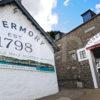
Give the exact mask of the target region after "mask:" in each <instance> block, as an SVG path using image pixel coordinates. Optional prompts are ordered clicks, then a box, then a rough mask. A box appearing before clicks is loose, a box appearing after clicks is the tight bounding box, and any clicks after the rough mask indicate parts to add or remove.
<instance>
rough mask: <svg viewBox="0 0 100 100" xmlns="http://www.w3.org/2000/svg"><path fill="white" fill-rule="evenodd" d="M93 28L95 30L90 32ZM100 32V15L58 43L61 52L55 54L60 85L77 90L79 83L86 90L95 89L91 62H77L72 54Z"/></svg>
mask: <svg viewBox="0 0 100 100" xmlns="http://www.w3.org/2000/svg"><path fill="white" fill-rule="evenodd" d="M91 27H95V28H94V29H93V30H91V31H88V29H89V28H91ZM98 32H100V15H99V16H97V17H95V18H94V19H92V20H91V21H89V22H87V23H85V24H83V25H80V27H78V28H76V29H75V30H73V31H71V32H69V33H68V34H67V35H66V36H64V37H62V38H61V39H59V40H57V41H56V44H57V45H58V47H59V48H60V51H58V52H56V53H55V59H56V66H57V73H58V80H59V85H63V86H65V87H67V88H77V86H78V82H82V86H83V87H84V88H93V81H92V76H91V71H90V66H89V62H88V61H82V62H79V61H78V59H77V58H76V60H75V59H73V58H72V54H73V53H75V54H76V52H77V50H78V49H80V48H83V47H85V45H86V43H87V41H88V40H89V39H90V38H91V37H93V36H94V35H95V34H97V33H98Z"/></svg>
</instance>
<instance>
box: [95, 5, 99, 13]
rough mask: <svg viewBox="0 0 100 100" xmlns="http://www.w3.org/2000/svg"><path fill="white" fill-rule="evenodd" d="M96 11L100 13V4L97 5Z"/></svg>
mask: <svg viewBox="0 0 100 100" xmlns="http://www.w3.org/2000/svg"><path fill="white" fill-rule="evenodd" d="M95 9H96V12H97V13H100V4H96V6H95Z"/></svg>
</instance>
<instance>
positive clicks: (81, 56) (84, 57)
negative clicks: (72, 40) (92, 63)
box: [77, 48, 88, 61]
mask: <svg viewBox="0 0 100 100" xmlns="http://www.w3.org/2000/svg"><path fill="white" fill-rule="evenodd" d="M77 55H78V61H84V60H87V59H88V58H87V55H86V51H85V48H81V49H79V50H77Z"/></svg>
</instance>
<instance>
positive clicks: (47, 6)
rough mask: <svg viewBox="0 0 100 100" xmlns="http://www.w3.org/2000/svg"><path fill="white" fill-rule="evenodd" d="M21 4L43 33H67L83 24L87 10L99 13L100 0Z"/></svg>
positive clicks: (36, 0)
mask: <svg viewBox="0 0 100 100" xmlns="http://www.w3.org/2000/svg"><path fill="white" fill-rule="evenodd" d="M22 4H23V5H24V6H25V8H26V9H27V10H28V11H29V13H30V14H31V15H32V16H33V17H34V19H35V20H36V21H37V22H38V23H39V24H40V26H41V27H42V28H43V29H44V30H45V31H51V30H54V31H61V32H64V33H68V32H69V31H71V30H72V29H74V28H75V27H77V26H79V25H80V24H82V23H83V20H82V17H81V14H82V13H84V12H85V11H87V10H88V9H91V10H93V11H94V12H95V13H96V14H98V13H100V0H22Z"/></svg>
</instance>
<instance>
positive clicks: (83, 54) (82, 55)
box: [79, 50, 86, 59]
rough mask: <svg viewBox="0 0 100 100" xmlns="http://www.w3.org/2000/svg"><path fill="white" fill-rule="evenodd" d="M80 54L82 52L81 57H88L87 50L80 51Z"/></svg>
mask: <svg viewBox="0 0 100 100" xmlns="http://www.w3.org/2000/svg"><path fill="white" fill-rule="evenodd" d="M79 54H80V58H81V59H84V58H86V52H85V50H83V51H80V52H79Z"/></svg>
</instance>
